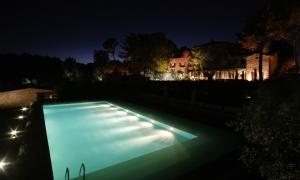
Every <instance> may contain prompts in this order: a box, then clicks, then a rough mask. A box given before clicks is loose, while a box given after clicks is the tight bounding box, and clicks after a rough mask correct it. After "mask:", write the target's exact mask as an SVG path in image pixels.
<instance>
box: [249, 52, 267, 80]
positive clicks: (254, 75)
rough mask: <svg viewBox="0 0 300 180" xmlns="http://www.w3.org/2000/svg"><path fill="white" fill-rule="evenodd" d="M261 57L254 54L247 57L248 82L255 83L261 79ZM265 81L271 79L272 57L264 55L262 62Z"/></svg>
mask: <svg viewBox="0 0 300 180" xmlns="http://www.w3.org/2000/svg"><path fill="white" fill-rule="evenodd" d="M258 65H259V55H258V54H252V55H250V56H247V57H246V80H248V81H253V80H255V79H256V80H258V79H259V66H258ZM262 71H263V79H268V78H269V77H270V56H269V55H263V62H262Z"/></svg>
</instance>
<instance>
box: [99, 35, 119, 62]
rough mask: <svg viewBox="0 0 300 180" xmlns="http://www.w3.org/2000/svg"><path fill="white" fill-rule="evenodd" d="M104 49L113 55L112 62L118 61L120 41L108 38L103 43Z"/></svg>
mask: <svg viewBox="0 0 300 180" xmlns="http://www.w3.org/2000/svg"><path fill="white" fill-rule="evenodd" d="M102 46H103V48H104V49H105V50H106V51H107V52H108V54H109V55H111V57H112V60H116V59H117V58H116V47H117V46H118V41H117V39H115V38H108V39H107V40H105V41H104V42H103V45H102Z"/></svg>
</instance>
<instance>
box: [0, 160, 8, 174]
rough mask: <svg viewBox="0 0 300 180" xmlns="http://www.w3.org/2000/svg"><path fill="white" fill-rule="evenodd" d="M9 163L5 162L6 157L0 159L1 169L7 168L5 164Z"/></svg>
mask: <svg viewBox="0 0 300 180" xmlns="http://www.w3.org/2000/svg"><path fill="white" fill-rule="evenodd" d="M7 165H8V163H7V162H5V160H4V159H2V160H1V161H0V169H1V170H2V171H4V170H5V166H7Z"/></svg>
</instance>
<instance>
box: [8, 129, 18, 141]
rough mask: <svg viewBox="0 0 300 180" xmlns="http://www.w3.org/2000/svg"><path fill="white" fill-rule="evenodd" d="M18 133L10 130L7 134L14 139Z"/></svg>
mask: <svg viewBox="0 0 300 180" xmlns="http://www.w3.org/2000/svg"><path fill="white" fill-rule="evenodd" d="M18 133H19V131H18V130H17V129H12V130H10V132H9V134H10V135H11V138H12V139H15V138H16V137H17V135H18Z"/></svg>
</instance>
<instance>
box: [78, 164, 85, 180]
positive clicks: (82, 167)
mask: <svg viewBox="0 0 300 180" xmlns="http://www.w3.org/2000/svg"><path fill="white" fill-rule="evenodd" d="M81 170H83V180H85V165H84V163H81V166H80V169H79V176H80V175H81Z"/></svg>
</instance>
